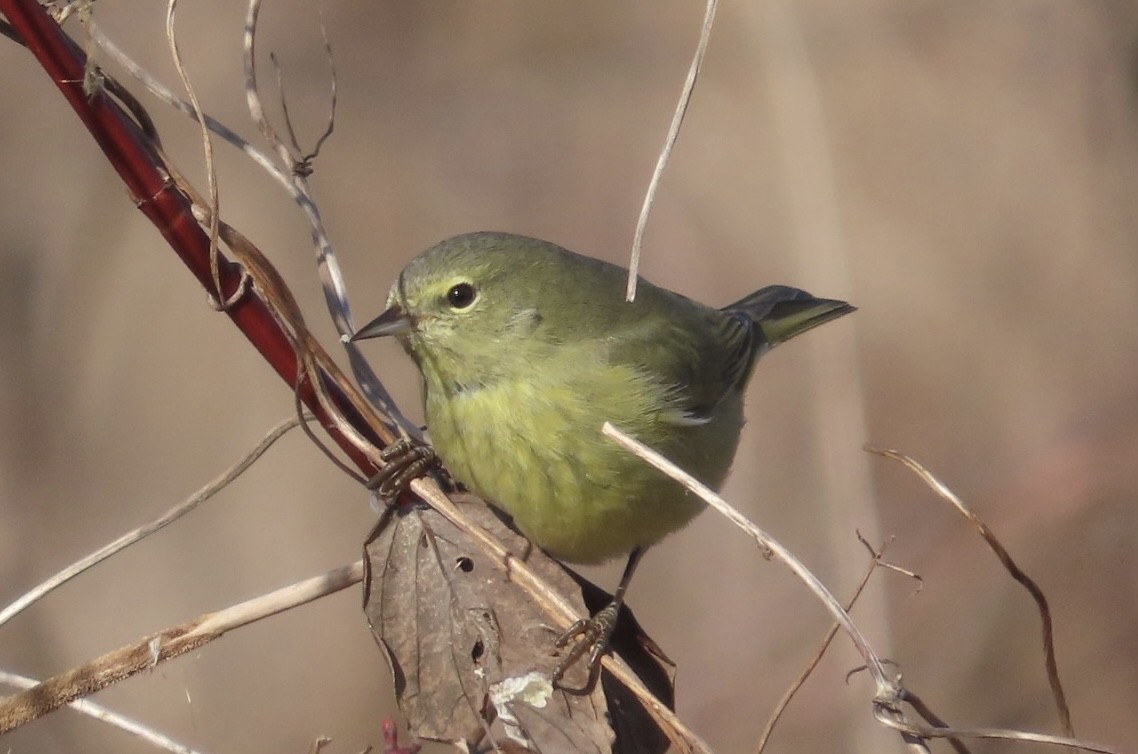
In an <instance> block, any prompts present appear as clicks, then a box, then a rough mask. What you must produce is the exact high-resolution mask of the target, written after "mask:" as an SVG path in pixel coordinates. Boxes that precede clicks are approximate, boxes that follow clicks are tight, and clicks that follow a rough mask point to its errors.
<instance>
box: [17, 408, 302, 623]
mask: <svg viewBox="0 0 1138 754" xmlns="http://www.w3.org/2000/svg"><path fill="white" fill-rule="evenodd" d="M307 418H311V417H307ZM307 418H306V420H307ZM299 423H300V421H299V420H298V419H296V418H289V419H285V420H284V421H282V422H280V423H278V424H277V425H276V426H274V427H273V428H271V429H270V430H269V431H268V432H267V433H266V434H265V436H264V437H263V438H262V439H261V442H259V443H258V444H257V446H256V447H255V448H253V449H252V450H250V451H249V452H248V453H246V454H245V455H244V456H242V457H241V458H240V459H238V461H237V462H236V463H234V464H233V465H232V466H230V467H229V468H228V469H226V470H225V471H223V472H222V473H221V474H220V475H218V476H217V477H216V478H215V479H213V480H212V481H211V482H209V483H208V484H207V485H205V486H204V487H202V488H201V489H199V490H198V491H197V492H195V493H194V494H193V495H191V496H190V497H188V498H186V499H185V500H183V501H182V502H181V503H178V504H177V505H175V506H174V507H173V508H170V509H169V510H168V511H166V512H165V513H163V514H162V515H161V516H159V517H158V518H156V519H154V520H153V521H151V522H149V523H147V524H143V525H142V526H140V527H138V528H137V529H133V530H131V531H129V532H127V533H126V534H124V535H122V536H121V537H119V538H118V539H116V540H114V541H113V542H110V543H108V544H106V545H104V546H103V547H100V548H99V549H98V550H95V551H94V552H92V553H91V554H90V555H87V556H86V557H83V558H80V559H79V560H77V561H75V562H74V563H72V564H71V565H69V566H67V567H66V568H64V569H63V570H61V571H59V573H56V574H55V575H54V576H52V577H51V578H49V579H47V580H46V581H44V582H42V583H40V584H39V585H37V586H36V587H35V588H34V589H31V590H30V591H28V592H27V593H26V594H24V595H22V596H21V597H19V598H18V599H16V600H15V601H14V602H12V603H11V604H10V605H8V607H6V608H4V609H3V610H2V611H0V626H3V625H4V624H5V623H7V622H8V621H10V620H11V619H12V618H14V617H15V616H16V615H18V614H20V613H21V612H23V611H24V610H26V609H27V608H28V607H29V606H30V605H32V604H34V603H35V602H37V601H38V600H40V599H42V598H43V597H45V596H47V595H48V594H50V593H51V592H52V591H53V590H55V589H57V588H59V587H60V586H62V585H63V584H65V583H66V582H68V581H70V580H71V579H73V578H75V577H76V576H78V575H79V574H81V573H83V572H84V571H86V570H87V569H89V568H91V567H93V566H95V565H97V564H98V563H101V562H102V561H104V560H106V559H107V558H109V557H111V556H112V555H114V554H115V553H117V552H120V551H122V550H125V549H126V548H127V547H130V546H131V545H133V544H134V543H136V542H138V541H140V540H142V539H145V538H146V537H148V536H150V535H151V534H154V533H155V532H157V531H159V530H160V529H162V528H164V527H166V526H168V525H170V524H172V523H174V522H175V521H177V520H178V519H179V518H181V517H182V516H184V515H186V514H187V513H189V512H190V511H192V510H194V509H195V508H197V507H198V506H199V505H201V504H202V503H204V502H205V501H206V500H209V499H210V498H211V497H213V496H214V495H215V494H217V493H218V492H220V491H221V490H223V489H224V488H225V487H226V486H227V485H228V484H229V483H230V482H232V481H233V480H234V479H236V478H237V477H239V476H241V474H243V473H244V472H245V470H246V469H248V468H249V467H250V466H252V465H253V463H254V462H255V461H256V460H257V459H258V458H260V457H261V456H262V455H263V454H264V453H265V451H266V450H268V449H269V448H270V447H271V446H272V445H273V443H275V442H276V441H277V440H278V439H280V438H281V436H283V435H284V434H285V433H286V432H288V431H289V430H290V429H292V428H293V427H295V426H297V425H298V424H299Z"/></svg>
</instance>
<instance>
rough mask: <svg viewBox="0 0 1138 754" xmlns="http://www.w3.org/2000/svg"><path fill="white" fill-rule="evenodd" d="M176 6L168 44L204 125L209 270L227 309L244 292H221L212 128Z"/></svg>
mask: <svg viewBox="0 0 1138 754" xmlns="http://www.w3.org/2000/svg"><path fill="white" fill-rule="evenodd" d="M177 7H178V0H167V4H166V42H167V44H168V45H169V47H170V57H171V59H173V61H174V69H175V70H176V71H177V72H178V77H179V78H181V80H182V86H184V87H185V88H186V94H188V95H189V97H190V104H191V105H193V108H194V114H195V115H196V116H197V121H198V124H199V125H200V126H201V137H202V154H203V155H204V157H205V171H206V181H207V185H208V186H209V211H210V216H209V269H210V272H211V274H212V275H213V288H214V290H213V294H214V295H215V296H216V297H217V306H218V307H219V308H221V309H226V308H228V307H229V306H231V305H232V303H233V302H234V301H236V300H237V298H238V297H239V296H241V293H242V290H241V287H240V286H239V287H238V288H237V290H235V291H234V292H233V293H232V294H231V296H230V298H229V299H228V300H227V299H226V297H225V295H224V293H223V292H222V289H221V269H220V268H221V261H220V253H221V252H220V250H219V249H218V246H217V238H218V234H219V232H220V227H219V223H220V222H221V211H220V210H221V200H220V195H219V189H218V185H217V168H216V167H215V166H214V163H213V139H212V138H211V137H210V135H209V127H208V126H206V123H205V113H204V112H203V111H202V106H201V102H199V101H198V93H197V91H196V90H195V89H194V86H193V84H192V83H191V82H190V74H189V73H188V72H187V71H186V67H185V65H184V64H183V63H182V54H181V52H180V51H179V50H178V38H177V36H176V35H175V34H174V12H175V10H177Z"/></svg>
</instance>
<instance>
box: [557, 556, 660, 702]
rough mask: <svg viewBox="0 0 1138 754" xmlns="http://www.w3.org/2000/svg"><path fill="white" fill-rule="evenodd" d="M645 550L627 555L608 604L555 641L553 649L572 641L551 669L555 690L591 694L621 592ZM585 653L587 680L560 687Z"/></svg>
mask: <svg viewBox="0 0 1138 754" xmlns="http://www.w3.org/2000/svg"><path fill="white" fill-rule="evenodd" d="M647 549H648V548H646V547H637V548H636V549H635V550H633V551H632V552H631V553H630V554H629V556H628V563H627V564H626V565H625V566H624V574H623V575H622V576H621V577H620V583H619V584H618V585H617V587H616V592H615V593H614V594H613V596H612V602H610V603H608V604H607V605H605V606H604V607H603V608H601V610H599V611H598V612H597V613H596V614H595V615H594V616H593V617H591V618H589V619H588V620H584V619H582V620H579V621H577V622H576V623H574V624H573V625H572V626H570V627H569V629H568V630H567V631H566V632H565V633H563V634H561V637H560V638H559V639H558V640H557V643H556V644H555V646H556V647H557V648H558V649H562V648H564V647H566V646H568V644H569V642H571V641H573V640H574V639H576V642H575V643H574V644H573V647H572V648H571V649H570V650H569V652H568V654H566V655H565V657H564V659H562V660H561V662H559V663H558V664H557V667H556V668H554V670H553V685H554V686H555V687H557V688H558V689H560V690H562V691H564V692H565V693H567V694H574V695H576V696H588V695H589V694H591V693H593V689H594V688H595V687H596V685H597V679H598V678H599V677H600V675H601V655H603V654H604V653H605V650H606V649H608V645H609V639H611V638H612V632H613V630H614V629H615V628H616V619H617V618H618V617H619V616H620V608H621V606H622V605H623V604H624V593H625V592H627V591H628V583H629V582H630V581H632V574H633V573H635V572H636V566H637V565H639V563H640V558H641V557H643V556H644V553H645V551H646V550H647ZM586 652H588V653H589V660H588V665H587V667H588V670H589V680H588V681H586V682H585V685H584V686H582V687H580V688H570V687H568V686H565V685H563V684H562V683H561V679H562V677H563V676H564V675H565V673H566V672H567V671H568V670H569V668H571V667H573V665H574V664H576V662H577V661H578V660H579V659H581V657H583V656H584V655H585V653H586Z"/></svg>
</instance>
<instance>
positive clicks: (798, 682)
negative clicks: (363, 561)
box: [755, 534, 888, 754]
mask: <svg viewBox="0 0 1138 754" xmlns="http://www.w3.org/2000/svg"><path fill="white" fill-rule="evenodd" d="M858 540H859V541H861V543H862V544H864V545H865V547H866V549H868V550H869V554H870V560H869V567H868V568H866V569H865V573H864V574H863V575H862V577H861V581H859V582H858V584H857V587H856V588H855V589H854V593H853V596H851V597H850V598H849V600H848V601H847V602H846V604H845V611H846V612H847V613H848V612H850V610H852V609H853V606H854V603H856V602H857V599H858V597H860V596H861V593H862V591H863V590H864V589H865V586H866V584H868V583H869V579H870V577H871V576H873V572H874V571H876V570H877V567H878V566H879V565H882V560H881V558H882V556H883V555H884V554H885V548H886V547H887V546H888V542H886V543H885V544H883V545H882V546H881V548H880V549H879V550H874V549H873V548H872V547H871V546H870V545H869V543H868V542H866V541H865V540H864V539H862V537H861V535H860V534H859V535H858ZM840 628H841V625H839V624H838V623H837V622H835V623H833V624H832V625H831V626H830V630H829V631H827V632H826V635H825V636H824V637H823V638H822V643H821V644H819V646H818V649H817V651H816V652H814V656H813V657H811V658H810V660H809V661H808V662H807V663H806V667H805V668H803V669H802V672H801V673H800V674H799V675H798V678H796V679H795V680H794V682H793V683H792V684H791V685H790V688H788V689H787V690H786V692H785V693H784V694H783V695H782V698H781V699H779V700H778V704H777V705H775V708H774V712H772V713H771V716H770V719H769V720H767V724H766V727H764V728H763V732H762V733H761V734H760V735H759V742H758V745H757V746H756V747H755V751H756V752H758V754H762V752H763V751H764V750H765V749H766V747H767V743H768V742H769V741H770V737H771V734H772V733H774V728H775V726H776V725H778V721H779V719H781V718H782V713H783V712H785V711H786V708H787V707H788V706H790V702H791V700H792V699H794V696H795V694H797V693H798V690H799V689H801V688H802V686H803V684H805V683H806V679H807V678H809V677H810V675H811V674H812V673H813V672H814V669H815V668H817V667H818V663H820V662H821V661H822V657H823V656H824V655H825V654H826V650H827V649H829V647H830V643H831V642H832V641H833V640H834V637H835V636H837V634H838V629H840Z"/></svg>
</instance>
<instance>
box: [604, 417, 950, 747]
mask: <svg viewBox="0 0 1138 754" xmlns="http://www.w3.org/2000/svg"><path fill="white" fill-rule="evenodd" d="M601 431H602V433H603V434H604V435H605V436H607V437H609V438H610V439H612V440H615V441H616V442H617V443H618V444H619V445H621V446H622V447H623V448H625V449H626V450H628V451H629V452H631V453H633V454H634V455H636V456H637V457H639V458H642V459H644V460H645V461H647V462H648V463H650V464H651V465H652V466H654V467H655V468H657V469H659V470H660V471H662V472H664V473H665V474H667V475H668V476H669V477H671V478H672V479H675V480H676V481H677V482H679V483H680V484H682V485H683V486H684V487H685V488H686V489H688V490H690V491H691V492H693V493H694V494H696V495H699V497H700V498H702V499H703V500H704V501H705V502H706V503H707V504H708V505H710V506H711V507H712V508H714V509H715V510H716V511H718V512H719V513H720V514H722V515H723V516H725V517H726V518H727V519H728V520H729V521H731V523H733V524H735V525H736V526H737V527H739V528H740V529H742V530H743V531H744V532H746V533H747V534H748V535H749V536H750V537H751V538H752V539H754V540H755V541H756V542H757V543H758V544H759V546H760V547H762V548H763V549H764V550H765V551H768V552H769V553H770V554H771V555H772V556H774V557H776V558H778V560H779V561H781V562H782V563H783V564H784V565H785V566H787V567H788V568H789V569H790V570H791V571H792V572H793V573H794V575H795V576H797V577H798V578H799V580H801V581H802V582H803V583H805V584H806V586H807V588H809V589H810V591H812V592H813V593H814V594H815V595H816V596H817V597H818V599H819V600H820V601H821V602H822V604H823V605H824V606H825V607H826V609H827V610H829V611H830V614H831V615H833V616H834V619H835V620H836V621H837V622H838V623H839V624H840V625H841V627H842V629H843V630H844V631H845V632H846V634H847V635H848V636H849V637H850V640H851V641H853V644H854V648H855V649H856V650H857V652H858V654H860V655H861V657H862V660H863V661H864V662H865V667H866V670H867V671H868V672H869V675H870V677H871V678H872V679H873V682H874V685H875V686H876V692H875V694H874V698H873V708H874V716H875V717H877V718H878V719H888V720H890V721H891V726H890V727H893V728H894V729H896V730H898V731H899V732H900V733H901V736H902V738H903V740H904V741H905V744H906V745H907V746H908V747H909V748H910V749H911V750H913V751H919V752H927V751H928V746H927V744H926V743H925V741H924V740H923V738H922V737H921V736H919V735H918V734H917V733H916V732H915V728H913V727H912V726H911V725H910V724H909V722H908V720H907V718H906V717H905V715H904V712H903V711H902V709H901V704H900V694H901V690H900V685H899V684H898V683H897V682H896V681H895V680H893V679H892V678H889V677H887V676H886V674H885V665H884V663H883V662H882V661H881V658H880V657H879V656H878V655H877V653H876V652H875V651H874V649H873V647H872V646H871V645H870V644H869V641H868V640H867V639H866V638H865V636H864V635H863V634H862V632H861V629H859V628H858V627H857V625H856V624H855V623H854V622H853V619H852V618H850V616H849V613H847V612H846V611H845V610H844V609H843V608H842V606H841V604H839V603H838V600H837V599H836V598H835V597H834V595H833V594H831V593H830V591H829V590H828V589H827V588H826V587H825V585H824V584H822V582H821V581H820V580H819V579H818V577H817V576H815V575H814V574H813V572H811V571H810V569H809V568H807V567H806V566H805V565H804V564H803V563H802V561H800V560H798V558H797V557H795V556H794V554H793V553H791V552H790V550H788V549H787V548H785V547H784V546H783V545H782V544H781V543H780V542H778V541H777V540H776V539H774V538H773V537H771V536H770V535H769V534H767V533H766V532H764V531H763V530H762V529H760V528H759V527H758V526H756V525H755V524H754V523H752V522H751V521H749V520H748V519H747V518H746V517H745V516H743V515H742V514H741V513H739V512H738V511H737V510H735V509H734V508H733V507H731V505H729V504H728V503H727V502H726V501H725V500H724V499H723V498H721V497H720V496H719V495H716V494H715V493H714V492H713V491H712V490H710V489H709V488H708V487H707V486H705V485H704V484H702V483H701V482H700V481H699V480H697V479H696V478H695V477H693V476H692V475H691V474H688V473H687V472H686V471H684V470H683V469H681V468H680V467H679V466H677V465H676V464H674V463H672V462H671V461H670V460H668V459H667V458H665V457H664V456H662V455H660V454H659V453H657V452H656V451H654V450H652V449H651V448H649V447H648V446H646V445H644V444H643V443H641V442H640V441H638V440H636V439H635V438H633V437H630V436H629V435H627V434H625V433H624V432H622V431H621V430H619V429H617V428H616V427H614V426H613V425H612V424H610V423H608V422H605V424H604V427H603V428H602V430H601Z"/></svg>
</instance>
